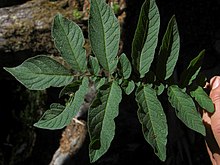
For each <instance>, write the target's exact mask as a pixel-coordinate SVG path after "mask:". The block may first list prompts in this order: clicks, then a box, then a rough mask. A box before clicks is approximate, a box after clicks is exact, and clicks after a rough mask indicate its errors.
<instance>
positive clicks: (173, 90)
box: [167, 85, 205, 136]
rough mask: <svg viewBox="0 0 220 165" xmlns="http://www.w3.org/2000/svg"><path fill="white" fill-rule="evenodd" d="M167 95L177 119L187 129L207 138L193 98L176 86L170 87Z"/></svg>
mask: <svg viewBox="0 0 220 165" xmlns="http://www.w3.org/2000/svg"><path fill="white" fill-rule="evenodd" d="M167 94H168V96H169V102H170V103H171V105H172V106H173V108H174V109H175V112H176V115H177V117H178V118H179V119H180V120H181V121H182V122H183V123H184V124H185V125H186V126H187V127H189V128H190V129H192V130H194V131H196V132H199V133H201V134H202V135H204V136H205V127H204V125H203V123H202V118H201V116H200V114H199V113H198V112H197V109H196V106H195V104H194V102H193V100H192V98H191V97H190V96H189V95H187V93H185V92H183V91H182V89H180V88H179V87H178V86H176V85H172V86H169V87H168V93H167Z"/></svg>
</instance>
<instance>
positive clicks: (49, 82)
mask: <svg viewBox="0 0 220 165" xmlns="http://www.w3.org/2000/svg"><path fill="white" fill-rule="evenodd" d="M4 69H5V70H6V71H8V72H9V73H11V74H12V75H13V76H14V77H15V78H16V79H17V80H18V81H19V82H20V83H22V84H23V85H24V86H25V87H26V88H28V89H30V90H44V89H46V88H49V87H50V86H52V87H61V86H65V85H67V84H69V83H70V82H71V81H72V80H73V76H72V75H71V72H70V71H69V70H67V69H66V68H65V67H64V66H63V65H61V64H60V63H58V62H57V61H55V60H53V59H52V58H50V57H49V56H46V55H38V56H35V57H32V58H29V59H27V60H25V61H24V62H23V63H22V64H20V65H19V66H17V67H13V68H6V67H5V68H4Z"/></svg>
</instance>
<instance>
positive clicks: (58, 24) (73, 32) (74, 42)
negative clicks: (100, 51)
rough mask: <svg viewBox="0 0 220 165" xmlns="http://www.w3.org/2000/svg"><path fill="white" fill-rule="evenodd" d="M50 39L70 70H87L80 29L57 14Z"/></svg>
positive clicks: (83, 41)
mask: <svg viewBox="0 0 220 165" xmlns="http://www.w3.org/2000/svg"><path fill="white" fill-rule="evenodd" d="M52 37H53V39H54V43H55V46H56V48H57V49H58V50H59V51H60V53H61V56H62V57H63V59H64V60H65V61H66V62H67V63H68V64H70V66H71V67H72V69H73V70H75V71H79V72H85V70H86V69H87V62H86V50H85V49H84V48H83V45H84V43H85V40H84V36H83V33H82V30H81V29H80V27H79V26H78V25H77V24H76V23H74V22H72V21H70V20H68V19H66V18H64V17H63V16H62V15H61V14H57V15H56V16H55V18H54V21H53V25H52Z"/></svg>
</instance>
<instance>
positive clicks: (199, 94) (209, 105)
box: [190, 86, 215, 113]
mask: <svg viewBox="0 0 220 165" xmlns="http://www.w3.org/2000/svg"><path fill="white" fill-rule="evenodd" d="M190 95H191V96H192V97H194V98H195V100H196V101H197V102H198V104H199V105H200V106H201V107H202V108H203V109H204V110H206V111H207V112H210V113H213V112H214V111H215V108H214V104H213V102H212V100H211V98H210V97H209V96H208V95H207V94H206V92H205V91H204V90H203V88H202V87H200V86H198V87H197V88H196V89H195V90H194V91H191V92H190Z"/></svg>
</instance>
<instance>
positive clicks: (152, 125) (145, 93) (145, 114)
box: [136, 85, 168, 161]
mask: <svg viewBox="0 0 220 165" xmlns="http://www.w3.org/2000/svg"><path fill="white" fill-rule="evenodd" d="M136 101H137V103H138V107H139V108H138V112H137V114H138V118H139V121H140V123H141V124H142V131H143V134H144V137H145V139H146V141H147V142H148V143H149V144H150V145H151V146H152V147H153V149H154V152H155V154H156V155H157V156H158V157H159V158H160V160H162V161H164V160H165V159H166V144H167V134H168V126H167V120H166V116H165V113H164V111H163V107H162V105H161V103H160V101H159V100H158V98H157V96H156V91H155V90H154V89H152V88H151V87H150V85H144V86H140V87H139V88H138V89H137V91H136Z"/></svg>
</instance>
